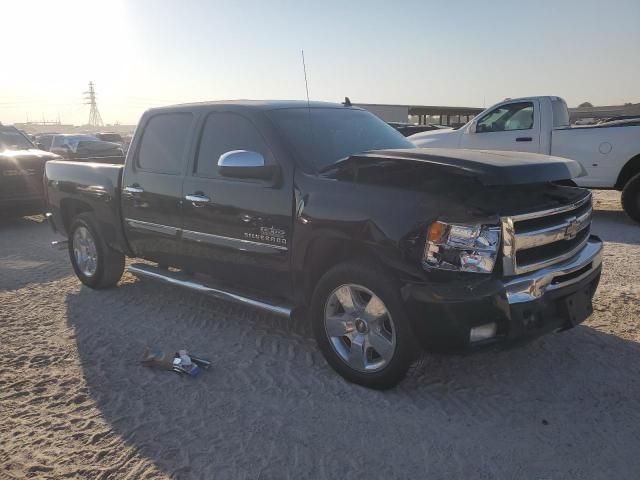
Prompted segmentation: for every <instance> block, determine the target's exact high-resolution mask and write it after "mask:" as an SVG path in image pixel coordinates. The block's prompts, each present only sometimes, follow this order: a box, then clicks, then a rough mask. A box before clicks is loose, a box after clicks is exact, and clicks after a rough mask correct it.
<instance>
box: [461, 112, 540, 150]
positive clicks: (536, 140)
mask: <svg viewBox="0 0 640 480" xmlns="http://www.w3.org/2000/svg"><path fill="white" fill-rule="evenodd" d="M539 112H540V107H539V102H538V101H537V100H535V99H534V100H530V101H529V100H527V101H519V102H512V103H503V104H501V105H498V106H497V107H496V108H494V109H493V110H491V111H489V112H488V113H486V114H484V115H482V116H481V117H480V118H478V119H477V120H476V121H474V122H472V123H471V124H470V125H469V127H468V129H467V131H466V132H465V133H464V134H463V135H462V138H461V142H460V147H461V148H474V149H481V150H515V151H518V152H533V153H538V152H539V151H540V113H539Z"/></svg>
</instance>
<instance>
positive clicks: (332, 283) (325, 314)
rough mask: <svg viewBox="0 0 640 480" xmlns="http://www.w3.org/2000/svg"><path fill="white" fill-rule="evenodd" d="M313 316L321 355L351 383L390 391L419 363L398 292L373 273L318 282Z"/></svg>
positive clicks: (335, 273) (358, 269) (349, 268)
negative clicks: (410, 368)
mask: <svg viewBox="0 0 640 480" xmlns="http://www.w3.org/2000/svg"><path fill="white" fill-rule="evenodd" d="M311 313H312V315H313V329H314V335H315V338H316V341H317V342H318V345H319V347H320V350H321V351H322V353H323V354H324V356H325V358H326V359H327V362H328V363H329V365H331V367H333V369H334V370H336V371H337V372H338V373H339V374H340V375H342V376H343V377H344V378H346V379H347V380H349V381H351V382H354V383H358V384H360V385H364V386H366V387H370V388H377V389H386V388H391V387H393V386H395V385H396V384H398V383H399V382H400V381H401V380H402V379H403V378H404V376H405V375H406V373H407V371H408V369H409V367H410V366H411V364H412V363H413V361H414V360H415V359H416V357H417V352H418V346H417V344H416V341H415V338H414V336H413V332H412V329H411V325H410V322H409V319H408V316H407V314H406V312H405V308H404V304H403V302H402V300H401V298H400V295H399V292H398V289H397V288H396V286H395V285H394V284H393V282H392V281H390V280H389V279H388V277H387V276H386V275H384V274H383V273H381V272H378V271H377V270H376V269H373V268H370V267H368V266H365V265H363V264H357V263H348V264H343V265H338V266H336V267H334V268H333V269H331V270H330V271H329V272H327V273H326V274H325V275H324V276H323V277H322V278H321V279H320V281H319V282H318V285H317V287H316V290H315V292H314V295H313V300H312V306H311Z"/></svg>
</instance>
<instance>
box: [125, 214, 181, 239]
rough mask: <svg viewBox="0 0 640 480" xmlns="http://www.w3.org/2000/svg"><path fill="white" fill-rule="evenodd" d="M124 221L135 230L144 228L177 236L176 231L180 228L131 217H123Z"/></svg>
mask: <svg viewBox="0 0 640 480" xmlns="http://www.w3.org/2000/svg"><path fill="white" fill-rule="evenodd" d="M124 221H125V222H127V225H129V226H130V227H131V228H135V229H136V230H146V231H151V232H156V233H163V234H165V235H172V236H178V233H179V232H180V229H179V228H178V227H171V226H168V225H160V224H158V223H151V222H143V221H142V220H135V219H133V218H125V219H124Z"/></svg>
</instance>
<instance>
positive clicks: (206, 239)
mask: <svg viewBox="0 0 640 480" xmlns="http://www.w3.org/2000/svg"><path fill="white" fill-rule="evenodd" d="M124 220H125V222H126V223H127V224H128V225H129V226H130V227H131V228H135V229H137V230H146V231H151V232H156V233H163V234H166V235H172V236H176V237H177V236H179V235H180V234H181V236H182V238H184V239H186V240H191V241H194V242H201V243H208V244H212V245H222V246H230V247H235V248H237V249H239V250H242V249H246V248H243V247H258V248H262V249H264V250H263V251H269V250H279V251H285V252H286V251H287V250H288V247H286V246H284V245H273V244H271V243H263V242H254V241H253V240H245V239H243V238H233V237H225V236H223V235H214V234H213V233H204V232H196V231H194V230H183V229H180V228H178V227H171V226H168V225H160V224H158V223H151V222H144V221H142V220H134V219H133V218H125V219H124ZM225 244H226V245H225ZM254 251H255V248H254Z"/></svg>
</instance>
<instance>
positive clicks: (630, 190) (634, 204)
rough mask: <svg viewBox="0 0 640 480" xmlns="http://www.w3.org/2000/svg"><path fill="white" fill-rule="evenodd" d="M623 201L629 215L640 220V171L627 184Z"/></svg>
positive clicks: (637, 220) (623, 193)
mask: <svg viewBox="0 0 640 480" xmlns="http://www.w3.org/2000/svg"><path fill="white" fill-rule="evenodd" d="M621 201H622V208H623V209H624V211H625V212H626V213H627V215H629V217H631V218H632V219H633V220H635V221H636V222H640V173H638V174H637V175H636V176H634V177H632V178H631V179H630V180H629V181H628V182H627V183H626V184H625V186H624V188H623V189H622V198H621Z"/></svg>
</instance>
